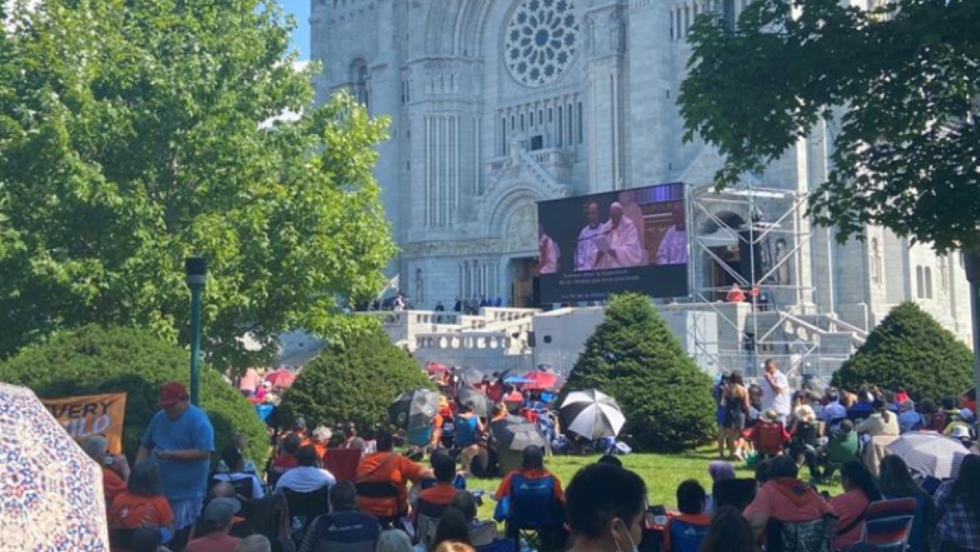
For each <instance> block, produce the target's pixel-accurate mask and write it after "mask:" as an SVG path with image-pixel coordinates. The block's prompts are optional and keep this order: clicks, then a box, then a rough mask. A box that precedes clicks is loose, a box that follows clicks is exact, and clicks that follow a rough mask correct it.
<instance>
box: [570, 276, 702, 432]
mask: <svg viewBox="0 0 980 552" xmlns="http://www.w3.org/2000/svg"><path fill="white" fill-rule="evenodd" d="M586 389H598V390H599V391H602V392H603V393H606V394H608V395H610V396H612V397H613V398H615V399H616V401H617V402H618V403H619V405H620V407H621V408H622V409H623V413H624V414H625V415H626V423H627V425H626V428H625V430H624V432H625V434H628V435H631V436H632V439H633V441H634V442H635V444H636V445H637V446H638V447H639V448H642V449H644V450H679V449H683V448H686V447H691V446H695V445H697V444H700V443H702V442H703V441H704V440H705V439H706V438H708V437H710V435H711V434H712V433H713V432H714V431H715V421H714V412H715V406H714V401H713V400H712V398H711V379H710V378H709V377H708V376H707V375H706V374H705V373H704V372H702V371H701V370H700V369H699V368H698V366H697V365H696V364H695V363H694V361H693V360H692V359H691V358H690V357H688V356H687V355H686V354H684V351H683V349H681V345H680V343H678V342H677V338H675V337H674V335H673V334H672V333H671V331H670V329H669V328H668V327H667V324H666V323H665V322H664V321H663V318H661V317H660V314H659V313H658V312H657V311H656V309H654V308H653V306H652V305H651V304H650V300H649V299H648V298H647V297H645V296H643V295H637V294H623V295H617V296H615V297H613V298H612V299H611V300H610V301H609V305H608V306H607V307H606V319H605V320H604V321H603V322H602V323H601V324H599V326H598V327H597V328H596V330H595V333H593V334H592V336H591V337H589V339H588V341H586V344H585V351H584V352H583V353H582V354H581V355H580V356H579V358H578V361H577V362H576V363H575V368H574V370H572V373H571V375H570V376H569V378H568V383H567V384H566V385H565V393H566V394H567V392H569V391H580V390H586Z"/></svg>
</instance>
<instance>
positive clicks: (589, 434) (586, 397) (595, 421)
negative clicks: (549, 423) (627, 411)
mask: <svg viewBox="0 0 980 552" xmlns="http://www.w3.org/2000/svg"><path fill="white" fill-rule="evenodd" d="M561 416H562V419H563V420H564V422H565V429H567V430H568V431H571V432H572V433H576V434H578V435H581V436H582V437H585V438H587V439H592V440H596V439H602V438H604V437H615V436H616V435H619V432H620V430H622V429H623V424H625V423H626V417H625V416H623V411H622V410H620V409H619V405H618V404H616V399H613V398H612V397H610V396H609V395H606V394H605V393H603V392H602V391H597V390H595V389H589V390H587V391H573V392H571V393H569V394H568V397H566V398H565V402H564V403H562V405H561Z"/></svg>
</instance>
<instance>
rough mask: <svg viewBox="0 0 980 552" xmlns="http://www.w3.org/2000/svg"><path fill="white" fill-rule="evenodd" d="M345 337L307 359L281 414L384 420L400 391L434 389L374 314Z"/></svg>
mask: <svg viewBox="0 0 980 552" xmlns="http://www.w3.org/2000/svg"><path fill="white" fill-rule="evenodd" d="M361 322H362V324H360V325H359V326H358V327H356V328H353V329H352V330H351V334H350V335H349V337H348V338H347V339H344V340H343V341H341V342H335V343H332V344H331V345H329V346H328V347H327V348H326V349H325V350H324V351H323V352H322V353H320V356H318V357H317V358H316V359H314V360H313V362H311V363H310V364H308V365H307V366H306V367H305V368H303V371H302V372H301V373H300V375H299V378H297V379H296V382H295V383H294V384H293V386H292V387H291V388H290V389H289V391H287V392H286V395H285V396H284V397H283V400H282V404H280V406H279V411H280V420H281V421H287V422H288V421H292V420H294V419H296V418H297V417H298V416H303V417H304V418H305V419H306V421H307V423H308V424H312V425H320V424H326V425H336V424H340V423H344V422H354V423H356V424H358V426H360V427H362V428H364V427H373V426H375V425H377V424H386V423H387V419H388V416H387V409H388V406H389V405H390V404H391V403H392V401H394V400H395V397H397V396H398V395H399V394H400V393H402V392H404V391H408V390H410V389H415V388H418V387H428V388H432V389H434V388H435V386H434V385H433V384H432V382H431V381H430V380H429V378H428V377H427V376H426V375H425V372H424V371H422V369H421V368H420V367H419V365H418V364H416V363H415V361H414V360H412V358H411V357H410V356H409V355H408V354H407V353H406V352H405V351H403V350H401V349H400V348H398V347H397V346H395V345H394V344H392V343H391V339H390V338H389V337H388V335H387V334H386V333H385V332H384V330H382V329H381V328H380V327H379V326H378V325H377V323H375V322H374V321H373V320H368V319H362V320H361Z"/></svg>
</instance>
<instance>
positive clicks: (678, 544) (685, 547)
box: [667, 518, 708, 552]
mask: <svg viewBox="0 0 980 552" xmlns="http://www.w3.org/2000/svg"><path fill="white" fill-rule="evenodd" d="M667 527H668V530H669V531H670V549H669V550H670V552H698V550H700V549H701V541H702V540H704V536H705V535H707V534H708V524H706V523H691V522H689V521H684V520H681V519H677V518H674V519H671V520H670V522H669V523H668V525H667Z"/></svg>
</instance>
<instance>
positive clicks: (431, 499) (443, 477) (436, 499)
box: [419, 449, 459, 508]
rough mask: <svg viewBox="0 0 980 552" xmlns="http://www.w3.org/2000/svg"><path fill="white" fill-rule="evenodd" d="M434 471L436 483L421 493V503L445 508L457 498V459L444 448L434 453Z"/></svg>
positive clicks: (432, 459)
mask: <svg viewBox="0 0 980 552" xmlns="http://www.w3.org/2000/svg"><path fill="white" fill-rule="evenodd" d="M431 461H432V471H433V472H434V473H435V476H436V484H435V485H433V486H431V487H429V488H428V489H425V490H424V491H422V492H420V493H419V504H423V503H425V504H429V505H432V506H435V507H437V508H445V507H447V506H449V503H450V502H452V501H453V499H454V498H456V493H457V492H458V491H459V489H457V488H456V461H455V460H453V458H452V456H449V453H448V452H446V451H445V450H443V449H439V450H436V451H434V452H433V453H432V458H431Z"/></svg>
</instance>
